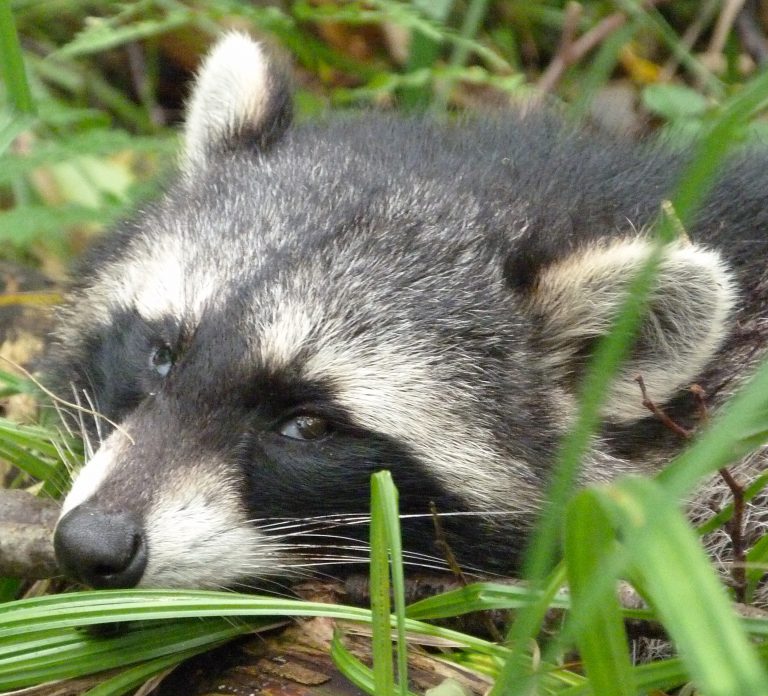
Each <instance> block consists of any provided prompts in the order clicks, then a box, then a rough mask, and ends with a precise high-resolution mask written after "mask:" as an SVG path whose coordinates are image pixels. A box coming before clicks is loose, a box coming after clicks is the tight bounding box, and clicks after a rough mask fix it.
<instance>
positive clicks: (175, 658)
mask: <svg viewBox="0 0 768 696" xmlns="http://www.w3.org/2000/svg"><path fill="white" fill-rule="evenodd" d="M221 644H223V642H222V643H220V645H221ZM216 647H218V646H217V645H216V644H215V643H212V644H210V645H205V646H203V647H201V648H197V649H195V650H187V651H185V652H179V653H176V654H175V655H169V656H167V657H159V658H157V659H156V660H150V661H149V662H146V663H144V664H141V665H137V666H136V667H131V668H129V669H126V670H125V671H124V672H121V673H120V674H118V675H117V676H115V677H112V678H111V679H108V680H106V681H104V682H102V683H101V684H99V685H98V686H95V687H93V688H92V689H89V690H88V691H86V692H85V694H84V696H122V694H127V693H129V692H131V691H133V689H136V688H137V687H139V686H141V685H142V684H144V683H145V682H146V681H147V680H148V679H149V678H151V677H154V676H155V675H156V674H159V673H160V672H162V671H163V670H165V669H168V668H169V667H173V666H174V665H177V664H179V663H180V662H183V661H184V660H186V659H188V658H190V657H194V656H195V655H199V654H200V653H201V652H205V651H206V650H212V649H213V648H216Z"/></svg>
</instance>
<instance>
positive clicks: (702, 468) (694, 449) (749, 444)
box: [657, 362, 768, 498]
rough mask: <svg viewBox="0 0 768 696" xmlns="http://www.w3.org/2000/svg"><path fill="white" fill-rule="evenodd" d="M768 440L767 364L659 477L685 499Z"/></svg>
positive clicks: (667, 488) (670, 490)
mask: <svg viewBox="0 0 768 696" xmlns="http://www.w3.org/2000/svg"><path fill="white" fill-rule="evenodd" d="M766 440H768V362H766V363H765V364H764V365H762V366H761V367H760V369H759V370H758V371H757V372H756V373H755V375H754V376H753V377H752V379H750V380H749V383H748V384H746V385H745V386H744V388H743V389H741V391H740V392H739V393H738V395H737V396H736V397H735V398H734V399H732V400H731V401H730V403H729V404H728V406H727V407H726V408H725V409H723V411H722V412H721V413H720V414H719V415H718V416H717V417H716V418H715V420H714V421H713V423H712V426H711V427H710V428H709V429H708V430H707V431H706V432H704V433H703V434H702V435H700V436H699V437H698V438H697V439H696V442H694V444H693V445H692V446H691V447H689V448H688V449H687V450H686V451H685V452H683V454H681V455H680V456H679V457H677V458H676V459H675V460H674V461H673V462H672V463H671V464H670V465H669V466H668V467H666V468H665V469H664V471H662V472H661V473H660V474H659V476H658V477H657V478H658V480H659V482H661V483H663V484H664V487H665V489H666V490H667V491H668V492H669V493H671V494H672V495H673V496H675V497H677V498H682V497H683V496H685V495H686V494H687V493H688V492H689V491H691V490H692V489H693V487H694V486H695V485H696V484H697V483H698V482H699V481H700V480H701V478H702V477H703V476H705V475H706V474H709V473H712V472H714V471H716V470H717V469H719V468H722V467H724V466H727V465H728V464H730V463H731V462H733V461H734V460H736V459H738V458H740V457H742V456H744V455H745V454H747V453H748V452H750V451H751V450H753V449H754V448H755V447H757V446H758V445H760V444H762V443H763V442H765V441H766Z"/></svg>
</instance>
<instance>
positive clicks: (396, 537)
mask: <svg viewBox="0 0 768 696" xmlns="http://www.w3.org/2000/svg"><path fill="white" fill-rule="evenodd" d="M371 499H372V502H371V515H372V516H373V515H374V514H379V515H380V516H381V518H382V520H383V523H384V533H385V538H386V544H387V550H388V552H389V553H388V555H389V566H390V571H391V575H392V596H393V598H394V604H395V626H396V630H397V677H398V684H399V687H398V689H399V692H400V694H401V696H405V694H406V692H407V689H408V651H407V647H408V646H407V643H406V639H405V574H404V572H403V546H402V537H401V534H400V515H399V508H398V495H397V488H395V484H394V483H393V481H392V475H391V474H390V473H389V472H388V471H380V472H378V473H376V474H374V475H373V476H372V477H371ZM374 511H378V512H377V513H376V512H374ZM390 650H391V646H390Z"/></svg>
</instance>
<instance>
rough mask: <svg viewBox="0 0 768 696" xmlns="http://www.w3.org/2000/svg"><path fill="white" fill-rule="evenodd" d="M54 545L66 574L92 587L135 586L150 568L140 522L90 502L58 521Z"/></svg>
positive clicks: (60, 565)
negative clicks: (102, 508)
mask: <svg viewBox="0 0 768 696" xmlns="http://www.w3.org/2000/svg"><path fill="white" fill-rule="evenodd" d="M53 545H54V548H55V550H56V560H57V561H58V563H59V567H60V568H61V569H62V570H63V571H64V573H65V574H67V575H69V576H70V577H72V578H75V579H76V580H80V581H82V582H84V583H86V584H87V585H90V586H91V587H97V588H108V587H134V586H135V585H136V584H137V583H138V582H139V580H140V579H141V576H142V574H143V573H144V568H145V567H146V565H147V547H146V544H145V543H144V535H143V534H142V529H141V526H140V525H139V523H138V522H137V520H136V519H134V518H133V517H132V516H131V515H129V514H126V513H123V512H104V511H103V510H99V509H98V508H97V507H95V506H93V505H89V504H88V503H84V504H83V505H78V506H77V507H76V508H73V509H72V510H70V511H69V512H68V513H67V514H66V515H64V517H62V518H61V519H60V520H59V523H58V525H57V526H56V532H55V534H54V537H53Z"/></svg>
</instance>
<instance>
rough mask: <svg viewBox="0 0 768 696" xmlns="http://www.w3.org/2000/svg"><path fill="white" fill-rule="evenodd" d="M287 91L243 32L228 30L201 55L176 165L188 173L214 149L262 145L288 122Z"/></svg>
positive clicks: (280, 76) (199, 166) (283, 76)
mask: <svg viewBox="0 0 768 696" xmlns="http://www.w3.org/2000/svg"><path fill="white" fill-rule="evenodd" d="M291 111H292V109H291V90H290V89H289V87H288V79H287V77H286V74H285V73H284V71H282V70H280V69H278V68H276V67H275V66H274V65H272V64H271V62H270V60H269V58H268V57H267V56H266V55H265V53H264V51H263V50H262V48H261V46H260V45H259V44H258V43H256V42H255V41H253V39H251V38H250V37H249V36H247V35H245V34H242V33H239V32H231V33H229V34H227V35H226V36H225V37H224V38H223V39H221V40H220V41H219V42H218V43H217V44H216V45H215V46H214V47H213V49H212V50H211V52H210V53H209V54H208V56H207V57H206V58H205V60H204V62H203V65H202V67H201V68H200V71H199V73H198V75H197V79H196V80H195V85H194V88H193V90H192V95H191V97H190V99H189V102H188V104H187V118H186V124H185V126H184V146H183V150H182V158H181V167H182V169H183V170H184V171H185V172H186V173H187V174H191V173H194V172H195V171H199V170H200V169H202V168H205V167H206V166H207V164H208V162H209V161H210V160H211V158H212V157H213V156H215V155H216V154H218V153H222V152H227V151H233V150H237V149H238V148H241V147H255V148H257V149H264V148H267V147H269V146H270V145H271V144H272V143H273V142H274V141H275V140H277V139H278V138H279V137H280V136H281V135H282V134H283V133H284V132H285V130H286V128H287V127H288V125H289V124H290V121H291Z"/></svg>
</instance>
